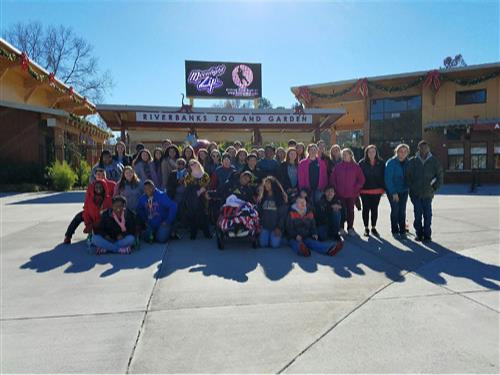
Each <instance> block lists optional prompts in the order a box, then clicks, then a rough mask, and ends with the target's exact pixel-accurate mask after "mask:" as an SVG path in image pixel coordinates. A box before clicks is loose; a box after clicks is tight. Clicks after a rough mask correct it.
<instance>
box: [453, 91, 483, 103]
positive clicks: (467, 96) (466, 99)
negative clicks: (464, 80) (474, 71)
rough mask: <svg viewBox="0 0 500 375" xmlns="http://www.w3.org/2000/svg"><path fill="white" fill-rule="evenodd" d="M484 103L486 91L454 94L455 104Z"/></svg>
mask: <svg viewBox="0 0 500 375" xmlns="http://www.w3.org/2000/svg"><path fill="white" fill-rule="evenodd" d="M481 103H486V90H467V91H457V92H456V93H455V104H456V105H464V104H481Z"/></svg>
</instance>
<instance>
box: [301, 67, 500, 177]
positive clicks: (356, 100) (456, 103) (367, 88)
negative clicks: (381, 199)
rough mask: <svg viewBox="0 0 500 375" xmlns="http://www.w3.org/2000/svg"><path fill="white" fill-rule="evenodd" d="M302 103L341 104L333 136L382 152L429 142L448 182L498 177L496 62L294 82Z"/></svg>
mask: <svg viewBox="0 0 500 375" xmlns="http://www.w3.org/2000/svg"><path fill="white" fill-rule="evenodd" d="M291 90H292V92H293V93H294V95H295V96H296V97H297V99H298V100H300V101H301V102H302V103H303V104H304V105H305V106H306V107H308V108H338V107H339V106H340V107H341V108H345V109H346V111H347V113H346V115H345V116H344V117H342V118H341V119H339V121H337V122H336V123H335V124H334V125H333V126H332V129H331V142H332V143H338V144H341V145H343V146H345V147H352V148H354V149H355V150H357V151H358V152H357V154H358V155H359V154H360V153H361V150H362V148H363V147H365V146H367V145H368V144H372V143H373V144H376V145H377V146H378V147H379V149H380V153H381V155H382V156H383V157H384V158H386V159H387V158H389V157H391V156H392V153H393V151H392V150H393V149H394V147H395V146H396V145H397V144H399V143H401V142H405V143H408V144H409V145H410V148H411V152H412V153H414V152H415V150H416V146H417V144H418V142H419V141H420V140H422V139H425V140H427V141H428V142H429V143H430V144H431V147H432V152H433V153H434V154H435V155H436V156H437V157H438V158H439V160H440V161H441V162H442V164H443V167H444V169H445V171H446V172H445V180H446V181H448V182H470V181H471V179H472V177H473V174H475V173H474V172H480V176H481V177H480V178H481V181H484V182H500V125H499V123H500V63H494V64H483V65H473V66H467V67H462V68H453V69H443V70H432V71H428V72H415V73H405V74H398V75H390V76H381V77H372V78H365V79H358V80H349V81H340V82H331V83H325V84H317V85H307V86H301V87H292V89H291Z"/></svg>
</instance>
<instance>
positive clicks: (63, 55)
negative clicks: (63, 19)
mask: <svg viewBox="0 0 500 375" xmlns="http://www.w3.org/2000/svg"><path fill="white" fill-rule="evenodd" d="M4 37H5V39H6V40H7V41H9V42H10V43H11V44H13V45H14V46H15V47H17V48H18V49H19V50H21V51H26V53H27V54H28V57H29V58H30V60H32V61H35V62H36V63H38V64H39V65H40V66H42V67H43V68H44V69H45V70H47V71H49V72H51V73H54V74H55V75H56V77H57V78H58V79H60V80H61V81H62V82H64V83H65V84H67V85H68V86H73V87H74V88H75V90H76V91H78V92H79V93H80V94H81V95H83V96H86V97H87V98H89V99H90V100H91V101H93V102H95V103H101V102H102V101H103V100H104V97H105V96H106V94H108V93H111V90H112V89H113V86H114V82H113V78H112V76H111V72H110V71H109V70H107V71H105V72H103V73H100V71H99V65H98V59H97V57H96V56H95V55H94V54H93V46H92V45H91V44H89V43H88V42H87V41H86V40H85V39H83V38H81V37H78V36H77V35H76V34H75V33H74V32H73V29H72V28H70V27H66V26H63V25H59V26H53V25H48V26H45V27H44V26H43V24H42V23H41V22H39V21H30V22H28V23H21V22H18V23H16V24H14V25H12V26H11V27H10V28H9V29H8V30H6V31H5V35H4Z"/></svg>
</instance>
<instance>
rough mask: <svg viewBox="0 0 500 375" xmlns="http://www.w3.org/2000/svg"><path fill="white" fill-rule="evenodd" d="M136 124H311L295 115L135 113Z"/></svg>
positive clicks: (308, 117) (306, 116) (306, 117)
mask: <svg viewBox="0 0 500 375" xmlns="http://www.w3.org/2000/svg"><path fill="white" fill-rule="evenodd" d="M136 121H137V122H162V123H187V124H251V125H256V124H277V125H283V124H312V122H313V116H312V115H296V114H286V113H283V114H258V115H256V114H252V113H242V114H232V113H176V112H136Z"/></svg>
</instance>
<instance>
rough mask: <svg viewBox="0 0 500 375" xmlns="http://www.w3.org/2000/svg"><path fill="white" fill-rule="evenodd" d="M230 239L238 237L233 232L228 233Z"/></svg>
mask: <svg viewBox="0 0 500 375" xmlns="http://www.w3.org/2000/svg"><path fill="white" fill-rule="evenodd" d="M227 234H228V236H229V237H236V234H235V233H234V232H233V231H230V232H228V233H227Z"/></svg>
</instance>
